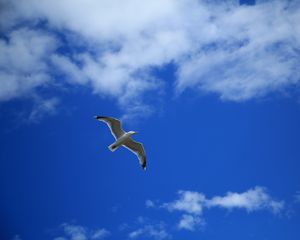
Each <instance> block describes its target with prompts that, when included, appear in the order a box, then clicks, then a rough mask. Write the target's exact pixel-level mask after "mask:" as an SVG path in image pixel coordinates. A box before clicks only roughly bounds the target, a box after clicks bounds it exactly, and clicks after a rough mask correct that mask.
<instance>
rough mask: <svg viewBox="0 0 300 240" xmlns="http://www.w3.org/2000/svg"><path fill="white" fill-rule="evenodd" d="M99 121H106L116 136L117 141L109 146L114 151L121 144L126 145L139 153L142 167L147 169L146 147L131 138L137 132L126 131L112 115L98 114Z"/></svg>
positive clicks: (135, 152)
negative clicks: (103, 115)
mask: <svg viewBox="0 0 300 240" xmlns="http://www.w3.org/2000/svg"><path fill="white" fill-rule="evenodd" d="M95 118H96V119H97V120H99V121H103V122H105V123H106V124H107V125H108V127H109V128H110V131H111V133H112V135H113V136H114V137H115V139H116V141H115V142H114V143H113V144H111V145H109V146H108V148H109V149H110V150H111V151H112V152H113V151H115V150H116V149H117V148H118V147H119V146H124V147H125V148H127V149H128V150H130V151H131V152H133V153H134V154H136V155H137V157H138V159H139V162H140V165H141V167H142V168H143V169H144V170H146V154H145V150H144V147H143V145H142V144H141V143H139V142H135V141H133V140H132V139H131V136H132V135H133V134H136V132H134V131H129V132H125V131H124V130H123V129H122V127H121V122H120V121H119V120H118V119H115V118H112V117H102V116H96V117H95Z"/></svg>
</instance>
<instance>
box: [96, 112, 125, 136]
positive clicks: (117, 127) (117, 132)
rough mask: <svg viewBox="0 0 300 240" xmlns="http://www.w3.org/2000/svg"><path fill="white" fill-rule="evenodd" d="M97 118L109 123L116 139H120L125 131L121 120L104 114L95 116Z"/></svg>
mask: <svg viewBox="0 0 300 240" xmlns="http://www.w3.org/2000/svg"><path fill="white" fill-rule="evenodd" d="M95 118H96V119H97V120H99V121H102V122H105V123H106V124H107V125H108V127H109V129H110V131H111V133H112V135H113V136H114V137H115V139H118V138H119V137H121V136H122V135H123V134H124V133H125V132H124V130H123V129H122V127H121V122H120V121H119V120H118V119H115V118H112V117H103V116H95Z"/></svg>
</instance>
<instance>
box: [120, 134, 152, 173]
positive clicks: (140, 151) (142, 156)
mask: <svg viewBox="0 0 300 240" xmlns="http://www.w3.org/2000/svg"><path fill="white" fill-rule="evenodd" d="M123 145H124V147H126V148H127V149H129V150H130V151H131V152H133V153H134V154H136V155H137V157H138V159H139V162H140V165H141V166H142V168H143V169H144V170H146V153H145V150H144V147H143V144H141V143H139V142H135V141H133V140H132V139H131V138H129V139H128V141H126V143H124V144H123Z"/></svg>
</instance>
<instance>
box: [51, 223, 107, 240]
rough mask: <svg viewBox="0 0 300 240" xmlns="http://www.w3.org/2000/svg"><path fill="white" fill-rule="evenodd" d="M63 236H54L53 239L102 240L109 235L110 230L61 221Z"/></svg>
mask: <svg viewBox="0 0 300 240" xmlns="http://www.w3.org/2000/svg"><path fill="white" fill-rule="evenodd" d="M61 227H62V229H63V236H59V237H56V238H54V240H102V239H105V238H106V237H109V236H110V232H109V231H108V230H107V229H105V228H99V229H96V230H90V229H88V228H86V227H84V226H81V225H75V224H70V223H63V224H62V225H61Z"/></svg>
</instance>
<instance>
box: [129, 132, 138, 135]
mask: <svg viewBox="0 0 300 240" xmlns="http://www.w3.org/2000/svg"><path fill="white" fill-rule="evenodd" d="M128 133H129V134H130V135H134V134H137V133H138V132H135V131H129V132H128Z"/></svg>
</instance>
